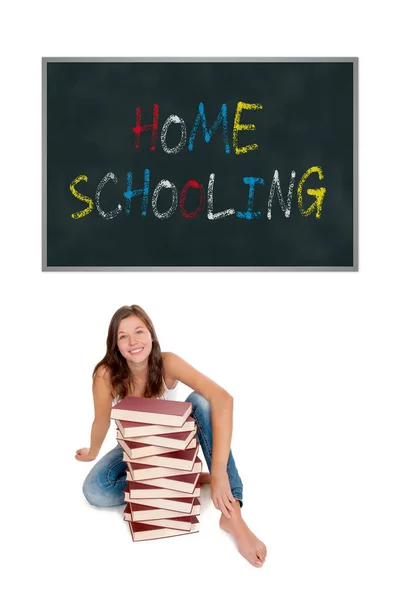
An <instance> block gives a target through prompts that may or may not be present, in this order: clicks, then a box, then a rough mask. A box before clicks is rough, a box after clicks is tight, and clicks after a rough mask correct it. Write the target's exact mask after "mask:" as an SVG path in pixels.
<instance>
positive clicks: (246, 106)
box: [232, 102, 262, 154]
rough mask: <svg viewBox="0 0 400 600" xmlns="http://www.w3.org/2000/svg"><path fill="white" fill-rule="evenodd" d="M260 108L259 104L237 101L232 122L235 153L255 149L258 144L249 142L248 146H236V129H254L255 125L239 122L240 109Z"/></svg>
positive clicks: (243, 152) (244, 152)
mask: <svg viewBox="0 0 400 600" xmlns="http://www.w3.org/2000/svg"><path fill="white" fill-rule="evenodd" d="M260 109H262V105H261V104H246V102H238V103H237V107H236V114H235V120H234V122H233V132H232V143H233V147H234V149H235V152H236V154H246V152H250V150H257V148H258V144H250V145H248V146H241V147H240V148H239V146H238V131H250V130H254V129H255V128H256V126H255V125H254V123H246V124H244V123H241V122H240V116H241V114H242V110H260Z"/></svg>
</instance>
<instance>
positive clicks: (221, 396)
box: [163, 352, 234, 516]
mask: <svg viewBox="0 0 400 600" xmlns="http://www.w3.org/2000/svg"><path fill="white" fill-rule="evenodd" d="M163 357H164V369H165V375H166V377H168V378H171V379H177V380H178V381H181V382H182V383H184V384H185V385H187V386H188V387H190V388H192V389H193V390H195V391H196V392H199V393H200V394H201V395H202V396H204V398H206V400H208V401H209V403H210V405H211V423H212V437H213V447H212V459H211V480H212V482H213V481H214V486H213V483H212V485H211V487H212V488H213V487H214V492H215V494H214V497H213V492H212V493H211V496H212V498H213V502H214V505H215V507H216V508H219V509H220V510H221V511H222V512H223V513H224V514H225V515H226V516H229V513H228V510H233V508H232V507H231V504H230V503H231V502H233V501H234V498H233V496H232V494H231V490H230V486H229V480H228V476H227V472H226V467H227V463H228V457H229V450H230V447H231V440H232V425H233V398H232V396H231V395H230V394H228V392H227V391H226V390H224V388H222V387H221V386H220V385H218V384H217V383H215V381H213V380H212V379H210V378H209V377H206V375H203V373H200V371H197V370H196V369H195V368H194V367H192V366H191V365H189V364H188V363H187V362H186V361H184V360H183V359H182V358H180V357H179V356H177V355H176V354H173V353H172V352H166V353H164V354H163ZM225 496H227V498H226V497H225Z"/></svg>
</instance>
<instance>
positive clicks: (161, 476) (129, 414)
mask: <svg viewBox="0 0 400 600" xmlns="http://www.w3.org/2000/svg"><path fill="white" fill-rule="evenodd" d="M191 411H192V404H191V402H177V401H175V400H160V399H157V398H137V397H134V396H127V397H126V398H123V399H122V400H120V401H119V402H118V404H116V405H115V406H114V407H113V409H112V410H111V418H112V419H114V420H115V421H116V425H117V441H118V443H119V445H120V446H121V447H122V450H123V459H124V461H125V462H126V463H127V465H128V468H127V470H126V481H127V486H126V488H125V490H124V493H125V502H126V503H127V505H126V507H125V510H124V519H125V520H126V521H127V522H128V523H129V527H130V531H131V535H132V539H133V541H134V542H136V541H141V540H151V539H157V538H162V537H172V536H175V535H185V534H189V533H196V532H197V531H198V530H199V521H198V519H197V516H198V515H199V514H200V501H199V497H200V483H199V477H200V473H201V471H202V462H201V460H200V458H199V457H198V452H199V444H198V442H197V440H196V433H197V427H196V423H195V421H194V419H193V418H192V417H191V416H190V413H191Z"/></svg>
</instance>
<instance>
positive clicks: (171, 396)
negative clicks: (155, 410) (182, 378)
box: [112, 378, 178, 406]
mask: <svg viewBox="0 0 400 600" xmlns="http://www.w3.org/2000/svg"><path fill="white" fill-rule="evenodd" d="M162 382H163V386H164V392H163V393H162V394H161V396H160V399H161V400H177V395H178V382H176V384H175V387H173V388H172V389H171V390H169V389H168V388H167V386H166V385H165V381H164V378H163V380H162ZM119 401H120V397H119V396H116V397H115V398H114V399H113V403H112V404H113V406H115V404H117V402H119Z"/></svg>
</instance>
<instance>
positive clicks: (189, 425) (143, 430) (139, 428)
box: [115, 417, 196, 438]
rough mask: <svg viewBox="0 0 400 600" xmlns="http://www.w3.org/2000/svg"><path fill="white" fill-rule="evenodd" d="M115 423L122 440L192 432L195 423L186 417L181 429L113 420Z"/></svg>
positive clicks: (191, 418)
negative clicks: (122, 437)
mask: <svg viewBox="0 0 400 600" xmlns="http://www.w3.org/2000/svg"><path fill="white" fill-rule="evenodd" d="M115 423H116V425H117V428H118V430H119V431H120V432H121V434H122V435H123V436H124V438H130V437H132V438H136V437H143V436H148V435H159V434H163V433H179V432H181V431H193V429H194V428H195V427H196V422H195V420H194V419H193V417H188V418H187V419H186V421H185V422H184V424H183V425H182V426H181V427H171V426H169V425H150V424H149V423H135V422H132V421H120V420H119V419H115Z"/></svg>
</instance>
